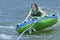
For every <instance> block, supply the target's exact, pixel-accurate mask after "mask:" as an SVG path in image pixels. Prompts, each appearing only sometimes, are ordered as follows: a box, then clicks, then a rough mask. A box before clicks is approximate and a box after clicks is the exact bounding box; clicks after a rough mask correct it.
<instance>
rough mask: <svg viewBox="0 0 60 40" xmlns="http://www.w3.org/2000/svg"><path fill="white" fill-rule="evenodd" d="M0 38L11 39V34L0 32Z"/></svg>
mask: <svg viewBox="0 0 60 40" xmlns="http://www.w3.org/2000/svg"><path fill="white" fill-rule="evenodd" d="M0 39H12V36H9V35H6V34H0Z"/></svg>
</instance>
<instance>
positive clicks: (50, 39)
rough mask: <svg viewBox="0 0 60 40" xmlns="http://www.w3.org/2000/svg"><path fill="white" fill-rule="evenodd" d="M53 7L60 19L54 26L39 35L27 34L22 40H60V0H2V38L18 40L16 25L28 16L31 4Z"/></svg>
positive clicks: (0, 2) (0, 28)
mask: <svg viewBox="0 0 60 40" xmlns="http://www.w3.org/2000/svg"><path fill="white" fill-rule="evenodd" d="M32 3H36V4H37V5H38V6H40V7H44V8H50V9H53V10H54V11H55V12H56V14H57V15H58V18H59V21H58V23H57V24H56V25H54V26H52V28H50V29H47V30H49V32H44V33H42V34H39V35H25V36H23V37H22V38H21V40H60V25H59V24H60V23H59V22H60V0H0V40H16V38H17V36H18V33H17V32H16V31H15V25H16V24H17V23H20V22H21V21H23V20H24V19H25V17H26V16H27V14H28V12H29V10H30V8H31V4H32Z"/></svg>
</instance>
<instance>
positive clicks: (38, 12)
mask: <svg viewBox="0 0 60 40" xmlns="http://www.w3.org/2000/svg"><path fill="white" fill-rule="evenodd" d="M31 16H32V17H34V16H36V17H39V16H41V12H40V11H39V10H37V11H36V14H34V12H33V11H32V12H31Z"/></svg>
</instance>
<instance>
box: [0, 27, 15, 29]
mask: <svg viewBox="0 0 60 40" xmlns="http://www.w3.org/2000/svg"><path fill="white" fill-rule="evenodd" d="M0 28H6V29H7V28H9V29H16V28H15V27H14V26H0Z"/></svg>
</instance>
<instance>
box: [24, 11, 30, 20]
mask: <svg viewBox="0 0 60 40" xmlns="http://www.w3.org/2000/svg"><path fill="white" fill-rule="evenodd" d="M30 15H31V11H30V12H29V14H28V16H27V17H26V18H25V20H24V21H27V20H28V18H29V17H30Z"/></svg>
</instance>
